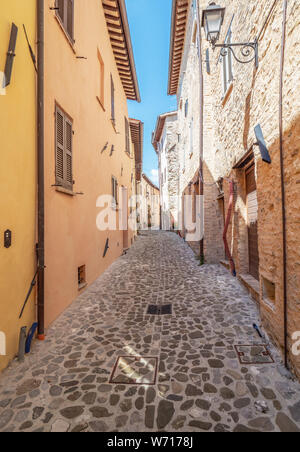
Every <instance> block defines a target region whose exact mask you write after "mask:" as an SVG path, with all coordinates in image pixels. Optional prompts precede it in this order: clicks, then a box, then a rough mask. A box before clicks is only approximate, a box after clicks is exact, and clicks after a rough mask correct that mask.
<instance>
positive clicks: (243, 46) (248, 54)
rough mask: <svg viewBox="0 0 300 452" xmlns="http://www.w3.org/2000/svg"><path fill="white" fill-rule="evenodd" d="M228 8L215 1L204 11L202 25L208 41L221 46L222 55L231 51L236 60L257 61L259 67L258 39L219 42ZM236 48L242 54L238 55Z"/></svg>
mask: <svg viewBox="0 0 300 452" xmlns="http://www.w3.org/2000/svg"><path fill="white" fill-rule="evenodd" d="M225 10H226V8H222V7H221V6H219V5H216V4H215V2H211V3H210V4H209V5H208V7H207V9H205V10H203V12H202V27H203V28H204V30H205V36H206V39H207V41H208V42H209V43H210V44H211V46H212V48H213V49H215V48H216V47H219V48H221V55H222V56H223V57H224V56H226V55H227V54H228V52H231V53H232V55H233V56H234V58H235V60H236V61H238V62H239V63H242V64H247V63H251V62H252V61H254V62H255V66H256V68H258V41H257V39H256V40H255V41H254V42H246V43H234V44H231V43H230V44H225V43H224V44H217V42H218V40H219V37H220V33H221V28H222V25H223V22H224V17H225ZM236 48H239V49H240V54H241V56H237V53H236V51H235V49H236Z"/></svg>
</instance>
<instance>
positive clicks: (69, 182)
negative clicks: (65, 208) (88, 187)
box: [64, 118, 73, 190]
mask: <svg viewBox="0 0 300 452" xmlns="http://www.w3.org/2000/svg"><path fill="white" fill-rule="evenodd" d="M65 125H66V128H65V129H66V146H65V162H66V163H65V169H66V171H65V174H64V180H65V185H66V187H67V188H69V189H70V190H72V188H73V168H72V167H73V162H72V138H73V131H72V123H71V121H70V120H69V119H67V118H66V119H65Z"/></svg>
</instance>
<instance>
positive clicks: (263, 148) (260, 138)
mask: <svg viewBox="0 0 300 452" xmlns="http://www.w3.org/2000/svg"><path fill="white" fill-rule="evenodd" d="M254 133H255V136H256V139H257V142H256V143H254V146H258V147H259V150H260V153H261V158H262V160H263V161H264V162H266V163H269V164H270V163H272V160H271V156H270V153H269V150H268V148H267V145H266V142H265V139H264V135H263V132H262V128H261V126H260V124H258V125H257V126H256V127H255V128H254Z"/></svg>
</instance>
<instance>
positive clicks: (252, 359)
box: [235, 345, 274, 365]
mask: <svg viewBox="0 0 300 452" xmlns="http://www.w3.org/2000/svg"><path fill="white" fill-rule="evenodd" d="M235 350H236V352H237V355H238V358H239V360H240V363H241V364H245V365H246V364H272V363H274V360H273V358H272V355H271V354H270V352H269V350H268V349H267V346H266V345H235Z"/></svg>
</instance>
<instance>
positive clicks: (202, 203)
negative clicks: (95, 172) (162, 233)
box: [197, 0, 204, 265]
mask: <svg viewBox="0 0 300 452" xmlns="http://www.w3.org/2000/svg"><path fill="white" fill-rule="evenodd" d="M199 1H200V0H198V1H197V22H198V27H197V28H198V42H199V77H200V125H199V132H200V135H199V150H200V157H199V160H200V161H199V188H200V215H201V222H202V225H203V228H201V229H202V231H201V233H202V238H201V240H200V265H203V264H204V202H203V196H204V178H203V130H204V129H203V118H204V94H203V83H204V82H203V67H202V36H201V16H200V5H199Z"/></svg>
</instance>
